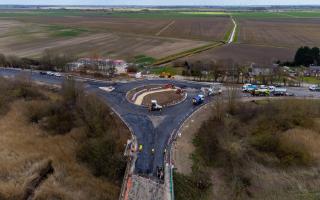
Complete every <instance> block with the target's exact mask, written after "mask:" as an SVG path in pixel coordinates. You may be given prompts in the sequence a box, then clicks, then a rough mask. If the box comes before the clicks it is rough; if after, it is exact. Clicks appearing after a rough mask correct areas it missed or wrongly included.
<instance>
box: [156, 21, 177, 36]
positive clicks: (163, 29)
mask: <svg viewBox="0 0 320 200" xmlns="http://www.w3.org/2000/svg"><path fill="white" fill-rule="evenodd" d="M175 22H176V21H175V20H173V21H172V22H170V23H169V24H168V25H167V26H165V27H164V28H162V29H161V30H160V31H159V32H158V33H157V34H156V36H159V35H161V33H162V32H164V31H165V30H167V29H168V28H169V27H170V26H171V25H173V24H174V23H175Z"/></svg>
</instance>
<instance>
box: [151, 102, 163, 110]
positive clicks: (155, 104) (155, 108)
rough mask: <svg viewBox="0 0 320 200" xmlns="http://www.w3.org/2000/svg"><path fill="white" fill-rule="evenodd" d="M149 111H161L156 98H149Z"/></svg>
mask: <svg viewBox="0 0 320 200" xmlns="http://www.w3.org/2000/svg"><path fill="white" fill-rule="evenodd" d="M149 111H162V106H161V105H159V104H158V102H157V100H151V105H150V107H149Z"/></svg>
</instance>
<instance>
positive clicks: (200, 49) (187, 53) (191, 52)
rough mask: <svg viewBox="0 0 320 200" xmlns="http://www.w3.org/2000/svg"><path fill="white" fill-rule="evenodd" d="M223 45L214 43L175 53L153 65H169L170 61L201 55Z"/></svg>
mask: <svg viewBox="0 0 320 200" xmlns="http://www.w3.org/2000/svg"><path fill="white" fill-rule="evenodd" d="M223 44H224V43H223V42H215V43H212V44H208V45H204V46H201V47H197V48H193V49H189V50H187V51H183V52H180V53H176V54H173V55H170V56H167V57H164V58H160V59H158V60H156V61H155V62H154V63H153V65H162V64H166V63H169V62H171V61H174V60H177V59H179V58H183V57H186V56H191V55H194V54H197V53H201V52H203V51H207V50H209V49H212V48H215V47H218V46H221V45H223Z"/></svg>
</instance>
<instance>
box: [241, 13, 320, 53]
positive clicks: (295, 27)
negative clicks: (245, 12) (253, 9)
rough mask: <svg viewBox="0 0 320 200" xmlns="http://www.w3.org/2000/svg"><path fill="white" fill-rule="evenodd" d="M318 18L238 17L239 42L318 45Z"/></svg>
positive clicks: (295, 46)
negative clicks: (261, 18) (259, 18)
mask: <svg viewBox="0 0 320 200" xmlns="http://www.w3.org/2000/svg"><path fill="white" fill-rule="evenodd" d="M319 23H320V19H268V20H266V19H263V20H253V19H240V20H239V26H240V34H239V42H240V43H249V44H262V45H268V46H281V47H291V48H297V47H300V46H302V45H310V46H319V45H320V37H319V32H320V27H319Z"/></svg>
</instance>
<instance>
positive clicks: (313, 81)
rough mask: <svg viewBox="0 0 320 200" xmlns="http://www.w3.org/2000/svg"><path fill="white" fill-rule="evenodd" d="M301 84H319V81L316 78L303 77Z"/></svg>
mask: <svg viewBox="0 0 320 200" xmlns="http://www.w3.org/2000/svg"><path fill="white" fill-rule="evenodd" d="M303 82H306V83H310V84H320V79H318V78H316V77H304V78H303Z"/></svg>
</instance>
